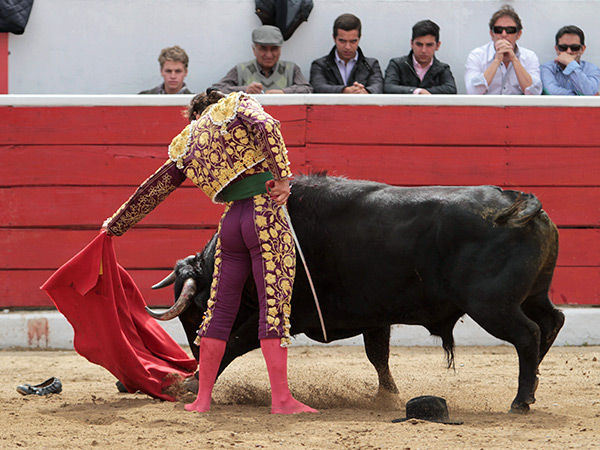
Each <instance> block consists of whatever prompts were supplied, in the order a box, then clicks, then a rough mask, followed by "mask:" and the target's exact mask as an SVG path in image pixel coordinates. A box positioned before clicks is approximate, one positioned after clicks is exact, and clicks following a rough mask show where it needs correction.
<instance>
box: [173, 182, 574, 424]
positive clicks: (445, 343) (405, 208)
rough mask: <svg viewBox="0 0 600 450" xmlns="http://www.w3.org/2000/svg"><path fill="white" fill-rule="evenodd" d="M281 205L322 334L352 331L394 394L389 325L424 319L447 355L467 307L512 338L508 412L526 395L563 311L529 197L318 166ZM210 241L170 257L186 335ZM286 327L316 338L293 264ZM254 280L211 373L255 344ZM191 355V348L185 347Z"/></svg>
mask: <svg viewBox="0 0 600 450" xmlns="http://www.w3.org/2000/svg"><path fill="white" fill-rule="evenodd" d="M288 208H289V212H290V215H291V217H292V221H293V223H294V227H295V229H296V232H297V234H298V238H299V240H300V242H301V244H302V247H303V251H304V254H305V256H306V259H307V262H308V265H309V269H310V270H311V275H312V277H313V280H314V283H315V287H316V290H317V293H318V295H319V300H320V302H321V308H322V311H323V316H324V320H325V325H326V327H327V334H328V337H329V340H330V341H335V340H337V339H342V338H347V337H351V336H356V335H359V334H362V335H363V337H364V341H365V350H366V353H367V356H368V358H369V360H370V361H371V363H372V364H373V365H374V366H375V368H376V370H377V373H378V376H379V383H380V390H383V391H389V392H398V390H397V388H396V385H395V383H394V380H393V378H392V375H391V372H390V370H389V365H388V358H389V336H390V326H391V325H392V324H415V325H422V326H424V327H426V328H427V330H429V332H430V333H431V334H432V335H435V336H439V337H440V338H441V340H442V347H443V348H444V350H445V352H446V356H447V361H448V366H449V367H452V366H453V363H454V338H453V328H454V325H455V324H456V322H457V321H458V320H459V318H460V317H461V316H463V315H464V314H465V313H466V314H469V315H470V316H471V317H472V318H473V319H474V320H475V322H477V323H478V324H479V325H481V326H482V327H483V328H484V329H485V330H486V331H488V332H489V333H491V334H492V335H494V336H495V337H497V338H499V339H503V340H506V341H509V342H511V343H512V344H513V345H515V347H516V349H517V353H518V355H519V367H520V371H519V390H518V393H517V396H516V398H515V399H514V401H513V403H512V406H511V410H512V411H516V412H523V411H527V410H528V409H529V404H531V403H533V402H534V401H535V398H534V393H535V387H536V384H537V377H536V372H537V370H538V366H539V363H540V362H541V361H542V359H543V357H544V355H545V354H546V352H547V351H548V349H549V348H550V346H551V345H552V343H553V342H554V339H555V338H556V335H557V334H558V331H559V330H560V328H561V327H562V324H563V321H564V316H563V314H562V312H560V311H559V310H557V309H556V308H554V307H553V305H552V304H551V302H550V300H549V298H548V290H549V286H550V282H551V279H552V275H553V271H554V266H555V264H556V258H557V255H558V232H557V229H556V227H555V225H554V224H553V223H552V221H551V220H550V219H549V218H548V216H547V215H546V213H545V212H544V211H543V210H542V209H541V204H540V202H539V200H538V199H537V198H536V197H535V196H534V195H531V194H525V193H521V192H517V191H510V190H508V191H506V190H502V189H500V188H497V187H494V186H475V187H440V186H432V187H422V188H399V187H392V186H388V185H385V184H381V183H375V182H369V181H358V180H346V179H343V178H335V177H329V176H326V175H324V174H318V175H309V176H299V177H297V178H296V180H295V181H294V182H293V185H292V196H291V197H290V199H289V201H288ZM214 248H215V238H214V237H213V239H211V241H210V242H209V243H208V244H207V245H206V247H205V248H204V250H203V251H202V252H201V253H199V254H197V255H195V256H193V257H188V258H186V259H185V260H182V261H180V262H178V264H177V266H176V272H177V275H178V279H177V282H176V288H175V289H176V294H178V292H179V290H180V289H181V285H182V283H183V281H184V280H185V278H187V277H190V276H192V277H194V278H195V279H196V281H197V284H198V288H199V292H198V295H197V296H196V298H195V300H194V302H195V303H194V306H193V307H191V308H188V310H186V311H184V312H183V313H182V314H181V315H180V319H181V320H182V323H183V326H184V328H185V330H186V334H187V336H188V340H189V341H190V344H191V343H192V342H193V339H194V338H195V331H196V329H197V327H198V324H199V323H200V320H201V319H202V314H203V311H204V309H205V308H206V302H207V300H208V295H209V289H210V283H211V278H212V273H213V263H214ZM290 321H291V325H292V326H291V333H292V334H298V333H305V334H306V335H307V336H308V337H310V338H312V339H314V340H317V341H320V342H323V336H322V332H321V328H320V324H319V320H318V316H317V313H316V309H315V306H314V301H313V298H312V294H311V291H310V289H309V285H308V281H307V278H306V274H305V273H304V270H303V268H302V265H301V264H298V271H297V276H296V282H295V284H294V293H293V298H292V316H291V318H290ZM257 330H258V312H257V301H256V293H255V289H254V283H253V280H252V279H249V280H248V282H247V284H246V289H245V291H244V294H243V299H242V305H241V307H240V312H239V313H238V316H237V318H236V323H235V324H234V327H233V330H232V333H231V336H230V339H229V342H228V344H227V350H226V352H225V357H224V358H223V363H222V365H221V368H220V371H222V370H224V369H225V367H227V365H228V364H229V363H230V362H231V361H232V360H233V359H235V358H236V357H237V356H240V355H242V354H244V353H246V352H248V351H250V350H252V349H254V348H258V347H259V341H258V337H257ZM192 350H193V351H194V355H195V356H196V357H197V347H195V346H194V345H192Z"/></svg>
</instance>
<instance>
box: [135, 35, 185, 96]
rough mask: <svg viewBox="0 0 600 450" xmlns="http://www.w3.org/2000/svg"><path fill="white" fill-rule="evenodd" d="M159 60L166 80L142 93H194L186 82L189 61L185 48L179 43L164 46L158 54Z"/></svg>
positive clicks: (161, 73) (162, 74) (161, 71)
mask: <svg viewBox="0 0 600 450" xmlns="http://www.w3.org/2000/svg"><path fill="white" fill-rule="evenodd" d="M158 62H159V63H160V75H161V76H162V77H163V80H164V82H163V83H161V84H159V85H158V86H156V87H155V88H152V89H148V90H147V91H142V92H140V94H192V92H191V91H190V90H189V89H188V88H187V87H186V85H185V82H184V79H185V77H186V76H187V74H188V63H189V58H188V55H187V53H186V52H185V50H184V49H182V48H181V47H179V46H178V45H175V46H173V47H167V48H163V49H162V50H161V51H160V55H158Z"/></svg>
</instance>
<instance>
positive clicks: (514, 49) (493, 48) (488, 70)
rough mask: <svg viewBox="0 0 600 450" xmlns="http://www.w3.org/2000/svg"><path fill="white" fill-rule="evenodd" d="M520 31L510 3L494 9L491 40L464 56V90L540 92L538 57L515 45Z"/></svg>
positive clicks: (517, 18)
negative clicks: (466, 56) (496, 9)
mask: <svg viewBox="0 0 600 450" xmlns="http://www.w3.org/2000/svg"><path fill="white" fill-rule="evenodd" d="M522 33H523V25H522V23H521V19H520V18H519V15H518V14H517V13H516V11H515V10H514V9H513V8H512V7H511V6H509V5H504V6H503V7H502V8H500V9H499V10H498V11H496V12H495V13H494V15H493V16H492V18H491V20H490V36H491V37H492V41H491V42H489V43H487V44H486V45H483V46H481V47H478V48H476V49H475V50H473V51H471V53H469V56H468V58H467V63H466V65H465V86H466V88H467V94H488V95H521V94H525V95H539V94H541V92H542V81H541V78H540V63H539V60H538V57H537V56H536V54H535V53H534V52H533V51H531V50H528V49H526V48H524V47H520V46H517V40H519V38H520V37H521V34H522Z"/></svg>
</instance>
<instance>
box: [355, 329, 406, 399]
mask: <svg viewBox="0 0 600 450" xmlns="http://www.w3.org/2000/svg"><path fill="white" fill-rule="evenodd" d="M363 337H364V340H365V352H366V353H367V358H369V361H371V364H373V367H375V370H376V371H377V376H378V377H379V390H378V392H377V395H379V394H383V393H391V394H397V393H398V388H397V387H396V383H395V382H394V378H393V377H392V373H391V372H390V366H389V359H390V327H382V328H378V329H376V330H373V331H369V332H366V333H363Z"/></svg>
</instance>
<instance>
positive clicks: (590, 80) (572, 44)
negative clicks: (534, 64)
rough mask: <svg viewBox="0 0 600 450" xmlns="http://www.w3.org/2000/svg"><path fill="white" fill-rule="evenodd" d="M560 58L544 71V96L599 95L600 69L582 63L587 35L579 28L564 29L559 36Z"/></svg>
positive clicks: (557, 45) (557, 42)
mask: <svg viewBox="0 0 600 450" xmlns="http://www.w3.org/2000/svg"><path fill="white" fill-rule="evenodd" d="M555 42H556V45H555V46H554V49H555V50H556V55H557V56H556V59H555V60H554V61H550V62H547V63H546V64H543V65H542V67H541V68H540V70H541V74H542V83H543V85H544V94H549V95H597V94H598V84H599V83H600V69H599V68H598V67H597V66H595V65H594V64H592V63H589V62H587V61H581V55H583V52H584V51H585V35H584V34H583V30H582V29H581V28H579V27H576V26H575V25H567V26H566V27H562V28H561V29H560V30H558V33H556V38H555Z"/></svg>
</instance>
